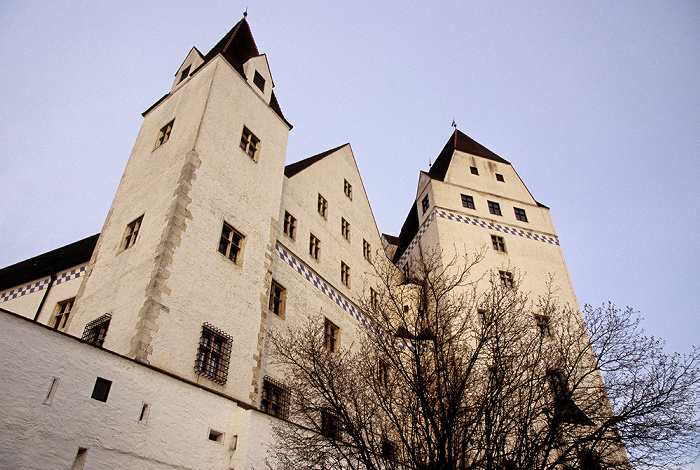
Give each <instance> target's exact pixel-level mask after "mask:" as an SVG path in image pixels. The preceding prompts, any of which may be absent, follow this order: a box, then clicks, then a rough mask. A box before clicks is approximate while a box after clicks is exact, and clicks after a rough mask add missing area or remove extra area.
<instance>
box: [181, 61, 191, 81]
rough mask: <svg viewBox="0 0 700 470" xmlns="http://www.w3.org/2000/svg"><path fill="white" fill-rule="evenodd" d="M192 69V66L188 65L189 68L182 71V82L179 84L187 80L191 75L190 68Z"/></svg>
mask: <svg viewBox="0 0 700 470" xmlns="http://www.w3.org/2000/svg"><path fill="white" fill-rule="evenodd" d="M191 67H192V66H191V65H188V66H187V67H185V68H184V69H182V73H181V74H180V80H178V83H180V82H181V81H183V80H184V79H186V78H187V77H188V76H189V75H190V68H191Z"/></svg>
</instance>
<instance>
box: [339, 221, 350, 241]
mask: <svg viewBox="0 0 700 470" xmlns="http://www.w3.org/2000/svg"><path fill="white" fill-rule="evenodd" d="M340 233H341V234H342V235H343V238H345V239H346V240H348V241H349V240H350V223H349V222H348V221H347V220H345V219H343V218H341V219H340Z"/></svg>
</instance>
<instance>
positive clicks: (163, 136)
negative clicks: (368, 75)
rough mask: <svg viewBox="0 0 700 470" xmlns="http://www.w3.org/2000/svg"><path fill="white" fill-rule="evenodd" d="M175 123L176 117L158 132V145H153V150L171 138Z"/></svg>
mask: <svg viewBox="0 0 700 470" xmlns="http://www.w3.org/2000/svg"><path fill="white" fill-rule="evenodd" d="M174 123H175V119H173V120H172V121H170V122H169V123H167V124H166V125H164V126H163V127H162V128H161V129H160V132H158V138H157V139H156V145H155V146H154V147H153V150H155V149H157V148H158V147H160V146H161V145H163V144H164V143H166V142H167V141H168V139H170V133H171V132H172V130H173V124H174Z"/></svg>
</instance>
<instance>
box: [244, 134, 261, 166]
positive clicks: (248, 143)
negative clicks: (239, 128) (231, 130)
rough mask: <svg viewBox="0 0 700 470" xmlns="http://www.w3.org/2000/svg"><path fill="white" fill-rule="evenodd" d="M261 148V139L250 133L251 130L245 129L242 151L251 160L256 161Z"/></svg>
mask: <svg viewBox="0 0 700 470" xmlns="http://www.w3.org/2000/svg"><path fill="white" fill-rule="evenodd" d="M259 147H260V139H258V138H257V137H255V135H254V134H253V133H252V132H250V129H248V128H247V127H245V126H244V127H243V133H242V134H241V150H243V151H244V152H245V153H247V154H248V156H249V157H250V158H252V159H253V160H256V158H257V153H258V148H259Z"/></svg>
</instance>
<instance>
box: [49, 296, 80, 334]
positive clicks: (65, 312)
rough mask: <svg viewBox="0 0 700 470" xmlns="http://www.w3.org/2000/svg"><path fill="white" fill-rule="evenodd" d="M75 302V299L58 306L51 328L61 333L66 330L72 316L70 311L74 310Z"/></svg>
mask: <svg viewBox="0 0 700 470" xmlns="http://www.w3.org/2000/svg"><path fill="white" fill-rule="evenodd" d="M73 302H75V297H73V298H70V299H67V300H64V301H62V302H59V303H57V304H56V310H55V313H54V314H53V319H52V321H51V323H50V326H51V328H53V329H54V330H61V331H63V330H64V329H65V328H66V322H67V321H68V317H69V316H70V311H71V310H72V309H73Z"/></svg>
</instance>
